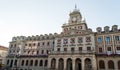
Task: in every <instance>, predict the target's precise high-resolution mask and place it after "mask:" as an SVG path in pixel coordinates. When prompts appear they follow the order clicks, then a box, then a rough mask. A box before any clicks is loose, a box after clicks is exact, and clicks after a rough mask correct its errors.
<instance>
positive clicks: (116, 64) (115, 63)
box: [114, 60, 118, 69]
mask: <svg viewBox="0 0 120 70" xmlns="http://www.w3.org/2000/svg"><path fill="white" fill-rule="evenodd" d="M114 67H115V69H118V62H117V60H114Z"/></svg>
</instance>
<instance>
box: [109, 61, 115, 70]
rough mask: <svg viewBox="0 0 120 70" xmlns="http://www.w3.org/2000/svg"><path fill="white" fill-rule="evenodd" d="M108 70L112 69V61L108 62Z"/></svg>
mask: <svg viewBox="0 0 120 70" xmlns="http://www.w3.org/2000/svg"><path fill="white" fill-rule="evenodd" d="M108 69H114V62H113V61H112V60H109V61H108Z"/></svg>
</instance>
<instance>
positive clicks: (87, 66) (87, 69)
mask: <svg viewBox="0 0 120 70" xmlns="http://www.w3.org/2000/svg"><path fill="white" fill-rule="evenodd" d="M85 70H92V62H91V59H89V58H86V59H85Z"/></svg>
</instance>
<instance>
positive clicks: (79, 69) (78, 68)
mask: <svg viewBox="0 0 120 70" xmlns="http://www.w3.org/2000/svg"><path fill="white" fill-rule="evenodd" d="M75 70H82V66H81V60H80V59H79V58H77V59H76V60H75Z"/></svg>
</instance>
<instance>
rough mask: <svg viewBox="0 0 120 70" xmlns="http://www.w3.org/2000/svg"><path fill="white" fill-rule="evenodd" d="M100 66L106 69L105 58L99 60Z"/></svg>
mask: <svg viewBox="0 0 120 70" xmlns="http://www.w3.org/2000/svg"><path fill="white" fill-rule="evenodd" d="M99 68H100V69H105V63H104V61H103V60H100V61H99Z"/></svg>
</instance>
